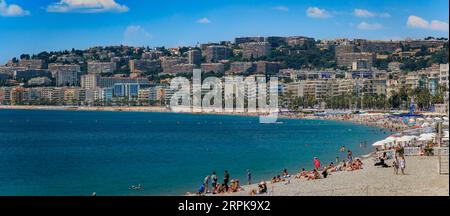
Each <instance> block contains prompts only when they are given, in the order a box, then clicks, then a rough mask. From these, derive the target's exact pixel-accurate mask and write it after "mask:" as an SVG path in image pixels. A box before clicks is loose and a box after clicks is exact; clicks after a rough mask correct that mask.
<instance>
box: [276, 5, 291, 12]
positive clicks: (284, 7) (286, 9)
mask: <svg viewBox="0 0 450 216" xmlns="http://www.w3.org/2000/svg"><path fill="white" fill-rule="evenodd" d="M273 9H274V10H277V11H284V12H287V11H289V8H288V7H286V6H282V5H280V6H276V7H274V8H273Z"/></svg>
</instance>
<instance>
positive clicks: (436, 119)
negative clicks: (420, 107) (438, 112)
mask: <svg viewBox="0 0 450 216" xmlns="http://www.w3.org/2000/svg"><path fill="white" fill-rule="evenodd" d="M434 120H435V121H442V119H441V118H439V117H436V118H434Z"/></svg>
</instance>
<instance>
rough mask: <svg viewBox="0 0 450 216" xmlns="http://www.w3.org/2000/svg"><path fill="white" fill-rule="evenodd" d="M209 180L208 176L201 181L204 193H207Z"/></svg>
mask: <svg viewBox="0 0 450 216" xmlns="http://www.w3.org/2000/svg"><path fill="white" fill-rule="evenodd" d="M210 178H211V176H210V175H207V176H206V177H205V180H204V181H203V184H204V185H205V193H208V186H209V179H210Z"/></svg>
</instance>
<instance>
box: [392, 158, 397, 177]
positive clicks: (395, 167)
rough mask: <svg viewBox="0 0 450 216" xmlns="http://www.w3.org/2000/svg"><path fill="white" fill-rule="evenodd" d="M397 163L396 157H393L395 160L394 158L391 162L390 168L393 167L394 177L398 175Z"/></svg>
mask: <svg viewBox="0 0 450 216" xmlns="http://www.w3.org/2000/svg"><path fill="white" fill-rule="evenodd" d="M398 163H399V162H398V157H397V155H396V156H395V158H394V161H393V162H392V166H393V167H394V173H395V175H397V174H398V168H399V164H398Z"/></svg>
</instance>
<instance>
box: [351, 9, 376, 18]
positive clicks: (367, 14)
mask: <svg viewBox="0 0 450 216" xmlns="http://www.w3.org/2000/svg"><path fill="white" fill-rule="evenodd" d="M353 13H354V14H355V16H357V17H374V16H375V13H372V12H370V11H368V10H364V9H358V8H356V9H355V10H353Z"/></svg>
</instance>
